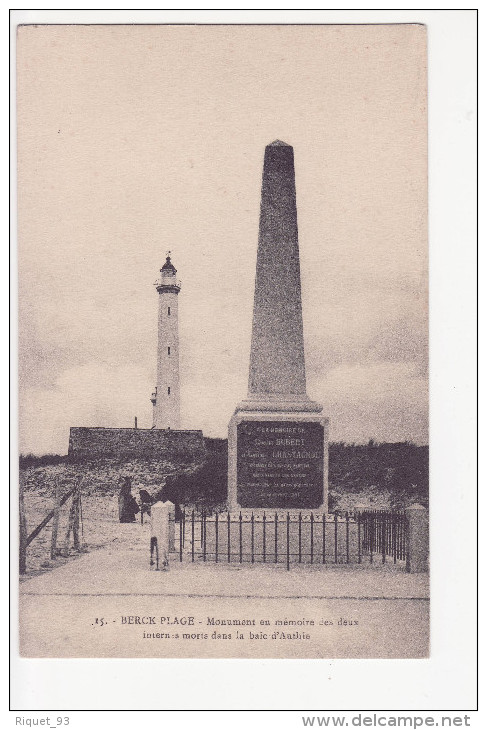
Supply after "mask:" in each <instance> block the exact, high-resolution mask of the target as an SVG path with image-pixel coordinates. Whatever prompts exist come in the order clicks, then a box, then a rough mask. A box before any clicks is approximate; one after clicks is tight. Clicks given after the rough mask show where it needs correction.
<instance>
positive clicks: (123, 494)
mask: <svg viewBox="0 0 487 730" xmlns="http://www.w3.org/2000/svg"><path fill="white" fill-rule="evenodd" d="M138 511H139V505H138V504H137V501H136V499H135V497H133V496H132V479H131V477H124V479H123V483H122V487H121V489H120V494H119V495H118V516H119V519H120V522H135V515H136V514H137V512H138Z"/></svg>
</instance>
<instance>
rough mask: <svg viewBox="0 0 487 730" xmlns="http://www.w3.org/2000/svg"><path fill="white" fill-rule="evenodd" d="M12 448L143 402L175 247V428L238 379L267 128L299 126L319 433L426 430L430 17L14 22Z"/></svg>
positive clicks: (224, 407) (213, 427) (245, 358)
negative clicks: (15, 376) (15, 391)
mask: <svg viewBox="0 0 487 730" xmlns="http://www.w3.org/2000/svg"><path fill="white" fill-rule="evenodd" d="M17 99H18V110H17V118H18V206H19V213H18V247H19V420H20V423H19V447H20V451H21V452H22V453H29V452H32V453H36V454H42V453H66V452H67V448H68V438H69V427H70V426H107V427H131V426H132V425H133V423H134V416H137V418H138V425H139V427H140V428H144V427H146V428H150V426H151V425H152V414H151V409H152V406H151V403H150V395H151V392H152V390H153V387H154V385H155V374H156V348H157V293H156V290H155V288H154V286H153V282H154V281H155V279H156V278H157V276H158V273H159V269H160V267H161V265H162V263H163V262H164V260H165V255H166V251H167V250H171V252H172V259H173V263H174V264H175V266H176V268H177V269H178V278H180V279H181V280H182V289H181V293H180V295H179V316H180V350H181V361H180V375H181V420H182V424H181V425H182V428H195V429H203V431H204V433H205V435H207V436H225V435H226V432H227V427H228V422H229V420H230V417H231V415H232V413H233V411H234V409H235V407H236V405H237V403H238V402H239V401H240V400H242V399H243V398H245V397H246V394H247V378H248V365H249V354H250V336H251V324H252V304H253V286H254V277H255V262H256V253H257V239H258V222H259V204H260V185H261V175H262V163H263V156H264V148H265V146H266V145H267V144H268V143H269V142H272V141H273V140H275V139H281V140H284V141H285V142H287V143H289V144H291V145H292V146H293V147H294V155H295V169H296V191H297V209H298V227H299V245H300V260H301V278H302V294H303V319H304V336H305V351H306V372H307V388H308V395H309V396H310V397H311V398H313V399H314V400H317V401H319V402H320V403H322V404H323V406H324V414H325V415H327V416H329V418H330V438H331V440H333V441H346V442H366V441H368V440H369V439H374V440H376V441H403V440H410V441H413V442H415V443H418V444H424V443H427V441H428V381H427V366H428V325H427V318H428V309H427V307H428V304H427V282H428V272H427V207H426V204H427V149H426V140H427V136H426V32H425V28H424V27H423V26H419V25H383V26H366V25H363V26H25V27H21V28H20V29H19V33H18V86H17Z"/></svg>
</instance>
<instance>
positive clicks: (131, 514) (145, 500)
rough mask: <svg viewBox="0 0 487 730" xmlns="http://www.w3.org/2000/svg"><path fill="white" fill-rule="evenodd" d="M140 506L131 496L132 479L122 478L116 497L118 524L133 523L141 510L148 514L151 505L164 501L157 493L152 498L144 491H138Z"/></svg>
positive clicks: (163, 497) (160, 493) (160, 494)
mask: <svg viewBox="0 0 487 730" xmlns="http://www.w3.org/2000/svg"><path fill="white" fill-rule="evenodd" d="M139 499H140V505H139V503H138V502H137V500H136V499H135V497H134V495H133V494H132V477H123V480H122V486H121V488H120V493H119V495H118V516H119V519H120V522H135V521H136V515H137V514H138V513H139V512H140V511H141V510H142V511H143V512H148V511H149V509H150V507H151V505H153V504H154V503H155V502H158V501H163V502H164V501H166V500H165V496H164V495H163V494H162V490H161V492H159V493H158V494H157V495H156V496H155V497H152V496H151V495H150V494H149V492H148V491H147V490H146V489H139Z"/></svg>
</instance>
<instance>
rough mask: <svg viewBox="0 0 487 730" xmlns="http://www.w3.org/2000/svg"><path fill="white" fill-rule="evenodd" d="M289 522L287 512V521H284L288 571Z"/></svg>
mask: <svg viewBox="0 0 487 730" xmlns="http://www.w3.org/2000/svg"><path fill="white" fill-rule="evenodd" d="M289 521H290V516H289V512H288V513H287V519H286V545H287V548H286V556H287V569H288V570H289Z"/></svg>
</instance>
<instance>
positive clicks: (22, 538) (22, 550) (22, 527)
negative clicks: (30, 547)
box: [19, 478, 27, 574]
mask: <svg viewBox="0 0 487 730" xmlns="http://www.w3.org/2000/svg"><path fill="white" fill-rule="evenodd" d="M26 543H27V520H26V518H25V505H24V482H23V479H22V478H21V479H20V482H19V573H20V574H23V573H25V572H26V571H27V544H26Z"/></svg>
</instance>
